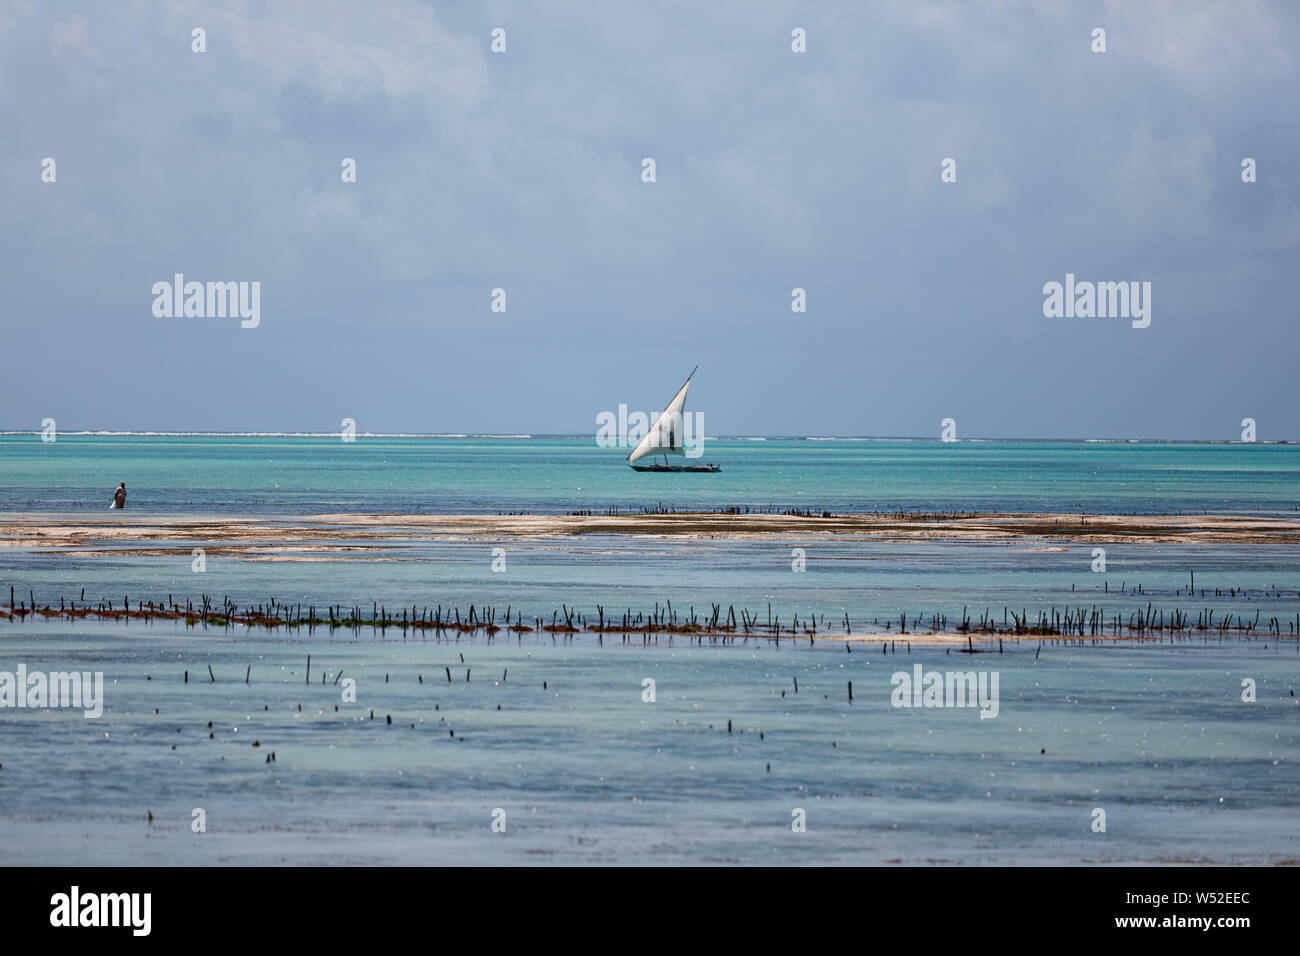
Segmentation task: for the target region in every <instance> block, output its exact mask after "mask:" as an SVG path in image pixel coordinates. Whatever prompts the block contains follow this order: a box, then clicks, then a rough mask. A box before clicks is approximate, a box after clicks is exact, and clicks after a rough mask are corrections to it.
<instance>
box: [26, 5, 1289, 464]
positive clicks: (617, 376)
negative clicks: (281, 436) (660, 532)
mask: <svg viewBox="0 0 1300 956" xmlns="http://www.w3.org/2000/svg"><path fill="white" fill-rule="evenodd" d="M199 27H201V28H203V29H204V30H205V31H206V48H207V49H206V52H204V53H195V52H193V51H192V49H191V45H192V30H193V29H194V28H199ZM497 27H500V28H502V29H504V30H505V31H506V34H505V35H506V52H505V53H502V54H494V53H493V52H492V51H491V43H492V37H491V33H492V31H493V29H494V28H497ZM1097 27H1101V28H1104V29H1105V30H1106V48H1107V49H1106V52H1105V53H1094V52H1093V51H1092V49H1091V47H1092V45H1093V39H1092V31H1093V30H1094V28H1097ZM795 28H802V29H803V30H805V31H806V36H807V52H806V53H795V52H793V51H792V50H791V31H792V30H793V29H795ZM1298 41H1300V4H1294V3H1286V2H1278V3H1260V2H1251V0H1231V2H1223V3H1198V2H1192V0H1189V2H1186V3H1183V2H1173V0H1169V2H1142V0H1137V2H1124V3H1118V2H1116V3H1063V2H1056V3H1053V2H1042V3H1033V4H1019V3H1012V2H989V3H967V2H951V3H948V2H936V3H920V2H911V0H905V2H898V3H892V2H871V3H866V2H861V0H853V2H828V0H820V2H817V3H793V2H781V0H762V2H758V0H754V2H743V3H742V2H728V0H711V2H707V3H700V2H680V3H676V2H650V0H641V2H621V0H620V2H608V3H591V2H589V0H573V2H569V0H528V2H517V3H507V2H486V3H470V2H439V3H427V2H416V0H378V2H376V3H373V4H371V3H360V4H359V3H347V4H344V3H317V2H301V3H297V2H275V3H270V2H268V3H256V2H242V3H240V2H234V3H220V4H218V3H198V2H176V3H147V2H138V3H113V4H105V3H99V2H95V3H85V4H77V3H62V2H24V0H7V2H6V3H5V4H4V6H3V8H0V124H2V126H3V130H4V135H3V136H0V358H2V365H0V428H27V427H30V428H33V429H35V428H39V425H40V421H41V419H42V418H45V417H53V418H55V419H56V420H57V421H58V423H59V427H60V428H61V429H64V430H69V429H78V428H110V429H202V430H209V429H210V430H287V431H292V430H307V431H329V430H337V429H338V427H339V422H340V420H341V419H342V418H344V417H352V418H355V419H356V421H357V427H358V429H359V430H361V431H412V432H469V431H474V432H498V433H500V432H530V433H555V432H565V433H573V432H579V433H580V432H591V431H594V428H595V417H596V415H597V414H598V413H599V412H600V411H602V410H606V409H609V410H613V409H617V407H618V404H619V403H620V402H625V403H627V404H628V405H630V406H631V408H633V409H644V410H647V411H654V410H657V409H658V408H659V407H662V405H663V403H664V402H666V401H667V399H668V398H669V397H670V396H671V395H672V393H673V391H674V390H675V389H676V387H677V386H678V385H679V384H680V382H681V380H682V379H683V378H684V377H685V375H686V373H687V372H689V371H690V369H691V368H692V366H694V365H696V364H697V363H698V364H699V365H700V366H701V368H700V372H699V375H698V376H697V378H696V382H695V385H694V386H693V388H692V392H691V400H690V403H689V404H688V408H689V409H695V410H701V411H703V412H704V416H705V428H706V430H707V432H708V433H709V434H724V435H725V434H741V435H753V434H769V435H775V434H783V435H831V434H839V435H936V436H937V434H938V431H939V422H940V420H941V419H942V418H945V417H952V418H955V419H956V420H957V423H958V432H959V436H960V437H976V436H995V437H1052V438H1070V437H1149V438H1214V439H1232V438H1236V437H1238V436H1239V434H1240V431H1241V427H1240V424H1239V423H1240V421H1241V419H1242V418H1244V417H1247V416H1249V417H1252V418H1254V419H1255V420H1256V421H1257V423H1258V434H1259V437H1260V438H1261V439H1277V438H1287V439H1293V440H1294V439H1300V401H1297V397H1296V396H1297V389H1296V374H1297V365H1298V364H1300V327H1298V323H1297V320H1298V319H1300V296H1297V293H1296V282H1297V281H1298V280H1297V277H1298V276H1300V269H1297V264H1298V263H1300V256H1298V253H1300V128H1298V126H1297V123H1296V122H1295V115H1296V113H1295V110H1296V102H1297V101H1298V100H1300V96H1298V94H1300V82H1298V78H1297V64H1296V56H1297V55H1298V54H1297V52H1296V51H1298V50H1300V42H1298ZM46 157H50V158H53V159H54V160H55V164H56V165H55V170H56V181H55V182H53V183H48V182H43V181H42V161H43V160H44V159H45V158H46ZM345 157H351V158H354V159H355V160H356V167H357V182H355V183H344V182H342V181H341V177H340V171H341V163H342V160H343V159H344V158H345ZM646 157H652V158H653V159H654V160H655V163H656V181H655V182H654V183H645V182H643V181H642V175H641V174H642V160H643V159H644V158H646ZM945 157H952V158H953V159H955V160H956V172H957V181H956V182H953V183H944V182H941V181H940V172H941V169H940V164H941V162H942V160H943V159H944V158H945ZM1245 157H1250V158H1252V159H1254V160H1255V162H1256V168H1257V181H1256V182H1254V183H1243V182H1242V168H1241V163H1242V160H1243V158H1245ZM175 273H183V274H184V275H185V277H186V279H187V280H197V281H204V282H206V281H258V282H260V283H261V324H260V326H259V327H258V328H256V329H243V328H241V327H240V324H239V321H238V320H237V319H220V318H158V317H155V315H154V314H153V308H152V307H153V301H154V296H153V294H152V291H151V290H152V287H153V284H154V283H155V282H158V281H164V280H165V281H169V282H170V281H171V279H172V276H173V275H174V274H175ZM1067 273H1073V274H1075V275H1076V276H1077V278H1078V279H1079V280H1094V281H1149V282H1150V283H1151V284H1152V303H1151V304H1152V313H1151V318H1152V321H1151V325H1150V327H1149V328H1145V329H1134V328H1132V327H1131V325H1130V323H1129V322H1128V321H1125V320H1122V319H1099V318H1092V319H1065V318H1047V317H1045V316H1044V315H1043V301H1044V295H1043V285H1044V283H1047V282H1051V281H1058V282H1061V281H1064V278H1065V275H1066V274H1067ZM796 287H799V288H803V289H805V290H806V296H807V311H806V312H805V313H794V312H792V311H791V290H792V289H794V288H796ZM494 288H503V289H505V290H506V311H505V312H504V313H500V312H493V311H492V310H491V290H492V289H494Z"/></svg>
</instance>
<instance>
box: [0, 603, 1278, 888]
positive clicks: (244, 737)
mask: <svg viewBox="0 0 1300 956" xmlns="http://www.w3.org/2000/svg"><path fill="white" fill-rule="evenodd" d="M0 633H3V640H4V655H5V659H6V661H13V660H23V661H26V662H27V663H28V666H29V667H33V668H34V667H38V666H40V667H45V668H47V669H71V668H80V669H86V670H102V671H104V673H105V680H106V687H105V698H106V703H105V709H104V714H103V716H102V717H100V718H98V719H86V718H84V717H83V716H82V715H81V714H80V713H79V712H72V711H66V710H64V711H52V710H45V711H31V710H23V711H16V710H8V711H4V712H2V713H3V720H2V721H0V728H2V730H0V734H2V736H0V741H2V742H3V743H2V746H0V753H2V759H0V764H3V767H0V863H60V864H80V863H85V864H96V863H108V862H120V863H155V864H157V863H161V864H172V863H174V864H192V865H193V864H209V863H277V862H294V863H395V862H400V863H465V862H473V863H535V862H546V863H562V864H563V863H628V864H641V863H650V864H654V863H704V864H709V863H732V862H738V863H764V864H810V863H885V862H892V861H898V862H901V863H904V864H927V863H938V862H954V863H965V864H982V863H1107V862H1139V863H1173V862H1193V863H1200V862H1220V863H1247V864H1260V863H1281V862H1292V863H1294V862H1295V861H1296V860H1297V859H1300V766H1298V765H1297V757H1298V756H1300V752H1298V751H1297V744H1298V743H1300V739H1298V738H1300V724H1297V708H1296V698H1294V697H1292V696H1291V691H1292V689H1293V688H1294V687H1295V685H1296V683H1297V680H1296V678H1297V663H1298V662H1300V658H1298V657H1297V654H1296V647H1295V642H1293V641H1292V642H1282V643H1277V642H1272V641H1269V642H1255V643H1251V644H1245V643H1242V642H1237V641H1232V642H1223V643H1221V642H1218V641H1212V642H1209V643H1206V644H1201V643H1200V642H1199V641H1197V642H1191V643H1188V644H1184V645H1180V646H1177V647H1171V646H1170V645H1168V644H1164V645H1140V646H1137V645H1122V644H1121V645H1110V646H1104V647H1093V646H1088V647H1065V646H1054V645H1048V646H1047V647H1046V648H1045V649H1044V650H1043V651H1042V653H1041V654H1040V655H1039V657H1038V658H1037V659H1035V654H1034V651H1035V649H1036V645H1035V644H1032V643H1031V644H1026V645H1016V646H1011V645H1008V647H1007V651H1006V653H1003V654H998V653H991V654H980V655H974V656H968V655H960V654H951V655H949V654H945V653H944V651H943V650H942V649H935V648H928V649H927V648H922V647H920V646H915V647H913V648H912V651H911V653H910V654H909V653H905V652H904V651H903V650H902V649H901V648H900V650H899V653H897V654H892V655H883V654H880V653H879V652H878V649H877V652H876V653H874V654H873V653H870V652H869V650H867V649H866V648H864V647H861V646H860V647H858V648H857V649H856V650H855V651H854V652H853V653H851V654H849V653H846V652H845V649H844V646H843V645H840V644H837V645H818V646H816V647H811V648H810V647H808V646H807V645H799V646H792V645H791V643H790V642H783V643H782V646H781V647H780V648H774V647H772V646H770V645H768V644H767V643H766V642H764V643H761V644H759V643H755V642H749V643H747V644H746V643H743V642H737V643H736V644H735V645H730V646H727V647H711V646H707V645H706V646H704V647H698V646H694V647H692V646H685V645H683V644H682V643H681V642H678V644H677V645H676V646H671V647H670V646H668V644H667V643H666V641H665V642H661V643H660V644H659V645H658V646H657V647H654V646H652V647H642V646H625V645H622V644H620V643H618V642H611V641H606V643H605V645H604V646H603V647H600V646H597V645H596V644H595V643H594V641H593V640H591V639H586V638H583V639H579V640H577V641H573V642H565V641H563V640H560V641H558V642H556V643H552V642H551V641H550V639H549V638H548V639H543V640H538V639H536V638H533V639H528V638H525V639H523V640H522V641H520V642H519V643H516V642H515V641H514V640H510V641H498V642H494V643H493V644H491V645H488V644H486V643H485V642H483V641H482V640H478V641H465V640H462V641H460V642H446V641H444V642H441V643H439V642H435V641H420V640H405V641H403V640H400V639H389V640H380V639H378V638H369V637H365V638H361V639H355V638H351V637H348V638H343V637H341V636H337V635H336V637H335V638H328V637H326V636H324V635H322V634H321V633H319V632H318V633H317V634H316V635H314V636H312V637H310V638H308V637H304V638H302V639H294V640H285V639H281V640H276V641H272V642H268V641H266V640H263V639H258V638H254V637H250V636H238V637H231V638H220V637H214V636H213V635H211V634H208V635H204V634H202V633H201V632H200V633H198V634H195V633H185V632H184V631H183V629H175V628H171V627H170V626H168V627H158V626H154V625H149V626H140V625H123V626H119V627H116V628H114V627H111V626H107V627H101V628H91V629H87V628H84V627H78V628H77V629H75V630H68V629H67V628H66V627H65V625H63V624H53V623H51V624H48V625H46V624H41V625H24V626H22V627H16V628H10V629H9V630H7V631H4V632H0ZM308 654H310V655H311V668H312V670H311V676H312V679H313V682H311V683H308V682H307V681H306V664H307V660H306V658H307V655H308ZM916 664H921V665H922V666H923V668H924V669H925V670H939V671H945V672H946V671H950V670H967V669H971V670H974V669H978V670H983V671H996V672H997V673H998V674H999V678H1000V679H999V704H1000V707H999V712H998V715H997V717H995V718H991V719H981V718H980V717H979V716H978V711H977V710H974V709H969V708H949V709H937V708H931V709H907V708H894V707H893V706H892V704H891V697H890V695H891V691H892V689H893V683H892V675H893V674H894V673H896V672H898V671H900V670H902V671H906V672H911V671H912V669H913V668H914V666H915V665H916ZM209 666H211V668H212V672H213V674H214V675H215V677H216V680H215V682H213V681H211V680H210V679H209V677H208V672H207V669H208V667H209ZM250 668H251V672H250V671H249V669H250ZM444 668H447V669H450V672H451V675H452V679H451V680H450V682H449V681H448V679H447V676H446V674H447V672H446V670H444ZM467 669H468V670H469V671H470V674H469V677H470V679H469V680H468V681H466V670H467ZM187 670H188V672H189V678H190V680H189V683H185V682H184V674H185V671H187ZM340 671H341V672H342V674H343V676H344V678H348V677H351V678H354V679H355V680H356V681H357V687H356V702H355V703H350V702H344V701H343V700H342V691H341V687H342V686H343V685H342V683H341V682H340V683H339V684H335V683H334V680H335V677H336V676H338V675H339V672H340ZM246 674H248V680H249V682H248V683H244V680H245V675H246ZM318 674H324V675H325V676H326V679H327V683H324V684H321V683H319V682H316V681H317V675H318ZM1244 677H1250V678H1252V679H1254V680H1255V681H1256V686H1257V694H1258V699H1257V700H1256V701H1255V702H1254V703H1244V702H1242V700H1241V680H1242V678H1244ZM647 678H649V679H653V680H654V681H655V698H656V699H655V701H654V702H653V703H649V702H645V701H644V700H643V696H642V695H643V687H644V684H643V682H644V681H645V680H646V679H647ZM796 680H797V681H798V693H795V690H794V686H795V681H796ZM849 681H852V682H853V695H854V696H853V701H852V703H850V702H849V700H848V694H847V690H848V682H849ZM336 705H337V706H338V710H335V706H336ZM300 707H301V709H299V708H300ZM372 711H373V715H374V716H373V719H372V717H371V713H372ZM390 717H391V723H389V718H390ZM209 722H210V726H209ZM728 722H730V732H729V731H728ZM272 751H274V753H275V762H274V763H267V762H266V761H267V755H268V754H269V753H271V752H272ZM196 808H200V809H202V810H203V811H204V814H205V819H206V826H207V832H205V833H195V832H193V830H192V829H191V825H192V821H193V820H194V819H195V818H194V810H195V809H196ZM1098 809H1101V810H1104V811H1105V814H1106V817H1105V822H1106V830H1105V832H1104V833H1102V832H1094V831H1093V829H1092V827H1093V823H1094V820H1096V819H1097V816H1096V813H1095V811H1096V810H1098ZM498 810H500V811H504V814H505V816H504V820H505V826H506V829H505V832H504V833H501V832H494V831H493V830H492V822H493V819H494V811H498ZM796 810H803V811H804V812H805V814H806V822H807V830H806V832H803V833H796V832H794V831H793V830H792V829H791V824H792V822H793V820H794V819H795V817H794V813H795V811H796ZM149 813H152V814H153V818H154V819H153V822H152V823H150V822H148V818H147V815H148V814H149ZM497 818H498V819H500V816H499V815H498V816H497Z"/></svg>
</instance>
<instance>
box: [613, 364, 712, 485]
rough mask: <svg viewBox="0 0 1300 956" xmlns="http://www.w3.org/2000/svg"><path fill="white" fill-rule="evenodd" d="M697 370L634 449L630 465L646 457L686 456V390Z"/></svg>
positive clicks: (629, 460) (689, 376)
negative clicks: (683, 417) (683, 429)
mask: <svg viewBox="0 0 1300 956" xmlns="http://www.w3.org/2000/svg"><path fill="white" fill-rule="evenodd" d="M698 368H699V366H698V365H697V366H695V369H692V370H691V374H690V375H688V376H687V377H686V381H685V383H684V384H683V385H682V387H681V388H680V389H678V390H677V394H676V395H674V396H673V400H672V401H671V402H669V403H668V407H667V408H665V409H664V410H663V411H662V412H660V413H659V417H658V418H656V419H655V423H654V424H653V425H651V426H650V430H649V431H648V432H646V434H645V437H644V438H642V439H641V441H640V442H639V443H638V444H637V446H636V447H635V448H633V449H632V454H630V455H628V456H627V460H628V464H632V463H633V462H635V461H637V460H638V459H640V458H644V457H645V456H646V455H685V454H686V449H685V446H684V445H683V444H682V408H683V407H685V405H686V390H687V389H688V388H690V387H691V379H692V378H693V377H694V376H695V370H696V369H698Z"/></svg>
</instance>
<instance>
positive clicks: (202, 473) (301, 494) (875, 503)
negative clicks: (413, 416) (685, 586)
mask: <svg viewBox="0 0 1300 956" xmlns="http://www.w3.org/2000/svg"><path fill="white" fill-rule="evenodd" d="M625 456H626V450H623V451H620V450H619V449H614V448H598V447H597V446H596V444H595V441H594V439H593V438H591V437H581V438H579V437H573V438H535V439H509V438H488V439H474V438H463V439H423V438H402V439H397V438H392V439H390V438H367V437H364V436H362V437H359V438H358V439H357V440H356V441H355V442H353V443H345V442H343V441H341V440H339V439H338V438H250V437H101V436H75V435H62V436H60V437H59V438H58V440H57V441H56V442H52V443H45V442H42V441H41V440H40V438H39V436H34V435H3V436H0V509H2V510H9V511H77V510H81V509H85V510H89V511H95V510H107V508H108V504H109V502H110V501H111V499H112V492H113V489H114V488H116V487H117V484H118V482H119V481H125V482H126V485H127V490H128V492H129V499H128V507H130V508H131V509H132V510H141V511H146V512H155V513H156V512H203V513H209V512H219V513H240V514H244V513H256V514H276V513H281V514H311V513H331V512H384V513H391V512H397V513H419V512H442V513H468V512H479V513H481V512H489V513H495V512H498V511H507V512H509V511H528V512H533V513H539V512H551V513H557V512H558V513H563V512H568V511H574V510H582V509H596V510H604V509H605V508H607V507H611V506H613V507H618V508H623V509H627V508H634V509H635V508H641V507H643V506H644V507H656V506H659V505H661V504H662V505H664V506H667V507H674V508H677V509H679V510H692V509H708V508H718V507H726V506H729V505H740V506H745V505H748V506H751V507H764V506H768V505H774V506H777V507H781V508H785V507H797V508H800V509H806V508H817V509H829V510H832V511H838V512H844V511H896V510H899V509H900V508H901V509H906V510H913V511H914V510H942V511H1040V512H1044V511H1045V512H1068V511H1081V510H1083V511H1092V512H1118V513H1131V512H1137V513H1161V514H1168V513H1180V512H1200V511H1210V512H1220V513H1232V512H1285V513H1289V514H1294V513H1295V512H1296V510H1297V507H1300V445H1262V444H1256V445H1242V444H1236V445H1227V444H1224V445H1203V444H1202V445H1175V444H1128V443H1087V442H1075V443H1071V442H978V441H976V442H965V441H963V442H954V443H943V442H939V441H875V440H872V441H852V440H834V441H816V440H806V439H800V440H789V439H767V440H762V441H759V440H752V439H714V440H710V441H707V442H706V443H705V453H704V456H703V458H702V459H701V460H703V461H708V462H715V463H717V464H719V465H721V466H722V471H721V472H719V473H717V474H654V473H638V472H635V471H633V470H632V469H630V468H628V467H627V465H626V463H625V461H624V458H625Z"/></svg>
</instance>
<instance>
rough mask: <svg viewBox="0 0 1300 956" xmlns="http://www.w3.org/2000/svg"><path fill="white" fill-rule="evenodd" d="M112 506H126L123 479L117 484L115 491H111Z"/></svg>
mask: <svg viewBox="0 0 1300 956" xmlns="http://www.w3.org/2000/svg"><path fill="white" fill-rule="evenodd" d="M113 507H114V508H125V507H126V482H125V481H124V482H122V483H121V484H120V485H118V486H117V491H115V492H113Z"/></svg>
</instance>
